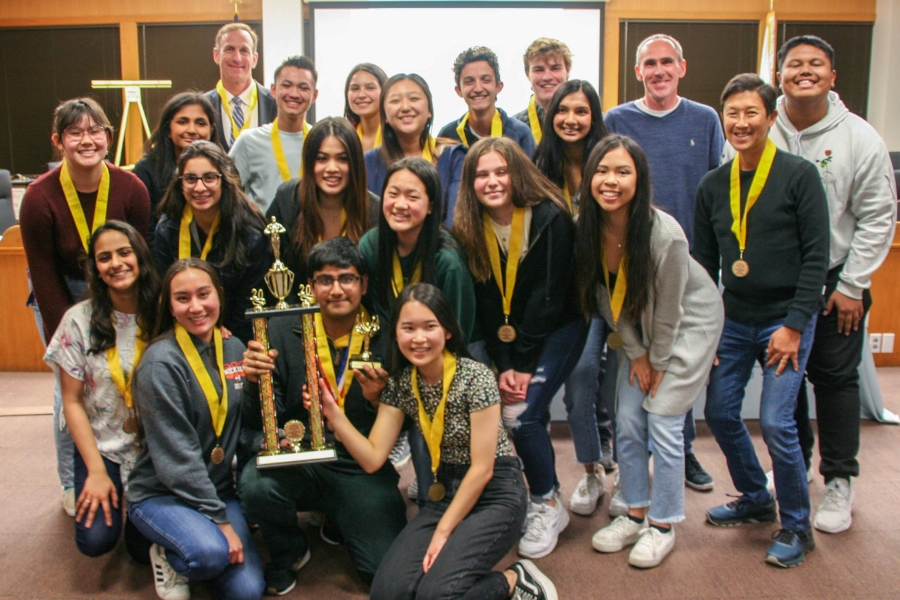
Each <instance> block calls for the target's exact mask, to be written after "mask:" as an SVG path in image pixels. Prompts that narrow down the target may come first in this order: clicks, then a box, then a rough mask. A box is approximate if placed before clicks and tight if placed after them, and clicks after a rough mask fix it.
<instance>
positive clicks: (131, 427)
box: [122, 416, 138, 435]
mask: <svg viewBox="0 0 900 600" xmlns="http://www.w3.org/2000/svg"><path fill="white" fill-rule="evenodd" d="M122 429H123V430H124V431H125V433H129V434H131V435H134V434H136V433H137V432H138V424H137V419H135V418H134V417H133V416H132V417H128V418H127V419H125V422H124V423H123V424H122Z"/></svg>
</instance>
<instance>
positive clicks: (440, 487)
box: [428, 481, 447, 502]
mask: <svg viewBox="0 0 900 600" xmlns="http://www.w3.org/2000/svg"><path fill="white" fill-rule="evenodd" d="M446 495H447V490H446V488H445V487H444V484H443V483H441V482H440V481H435V482H434V483H432V484H431V487H429V488H428V499H429V500H431V501H432V502H440V501H441V500H443V499H444V496H446Z"/></svg>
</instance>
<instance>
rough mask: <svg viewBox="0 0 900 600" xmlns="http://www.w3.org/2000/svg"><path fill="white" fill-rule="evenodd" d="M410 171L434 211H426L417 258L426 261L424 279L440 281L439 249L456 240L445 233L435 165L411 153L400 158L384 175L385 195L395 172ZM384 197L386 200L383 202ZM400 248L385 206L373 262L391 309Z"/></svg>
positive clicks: (378, 294)
mask: <svg viewBox="0 0 900 600" xmlns="http://www.w3.org/2000/svg"><path fill="white" fill-rule="evenodd" d="M404 170H405V171H409V172H410V173H412V174H413V175H415V176H416V177H417V178H418V179H419V181H421V182H422V185H423V186H425V194H426V195H427V196H428V206H429V207H430V209H431V211H430V212H429V213H428V214H427V215H425V220H424V221H423V222H422V229H421V231H419V238H418V239H417V240H416V246H415V248H414V249H413V251H412V256H413V257H414V258H413V261H414V262H420V263H421V265H422V279H421V282H422V283H431V284H435V283H436V282H437V266H436V262H437V261H436V257H437V253H438V250H440V249H441V248H442V247H443V246H444V245H448V244H454V245H455V243H454V242H453V241H452V238H450V236H446V237H444V236H441V215H442V214H443V208H442V206H443V204H442V202H443V200H442V198H443V196H442V194H441V178H440V175H439V174H438V171H437V169H436V168H435V167H434V165H432V164H430V163H429V162H428V161H427V160H425V159H424V158H419V157H407V158H403V159H400V160H398V161H397V162H395V163H394V164H393V165H391V166H390V167H388V170H387V175H386V176H385V178H384V188H383V189H382V190H381V197H382V198H384V197H385V194H386V193H387V188H388V184H389V183H390V181H391V176H392V175H393V174H394V173H397V172H398V171H404ZM383 202H384V200H382V206H383ZM396 251H397V232H396V231H394V230H393V229H391V227H390V225H388V222H387V219H386V218H385V216H384V210H382V211H381V214H380V215H379V217H378V251H377V254H376V256H377V257H378V263H377V264H375V265H372V266H373V267H374V268H373V276H374V279H375V281H374V283H375V290H374V292H375V298H376V299H377V300H378V302H379V304H381V306H383V307H384V308H385V310H388V309H389V307H390V306H391V305H392V304H393V303H394V291H393V287H392V286H391V282H392V281H393V278H394V253H395V252H396Z"/></svg>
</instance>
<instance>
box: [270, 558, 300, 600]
mask: <svg viewBox="0 0 900 600" xmlns="http://www.w3.org/2000/svg"><path fill="white" fill-rule="evenodd" d="M309 557H310V553H309V550H308V549H307V551H306V554H304V555H303V556H301V557H300V558H298V559H297V561H296V562H295V563H294V564H293V565H291V568H290V569H276V568H273V567H268V568H267V569H266V573H265V575H266V595H267V596H284V595H285V594H287V593H288V592H290V591H291V590H292V589H294V586H296V585H297V571H299V570H300V569H302V568H303V567H304V566H305V565H306V563H308V562H309Z"/></svg>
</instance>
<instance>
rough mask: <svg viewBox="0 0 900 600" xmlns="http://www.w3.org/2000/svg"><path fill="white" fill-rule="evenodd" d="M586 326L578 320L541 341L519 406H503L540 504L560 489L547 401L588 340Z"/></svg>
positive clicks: (519, 453) (536, 498)
mask: <svg viewBox="0 0 900 600" xmlns="http://www.w3.org/2000/svg"><path fill="white" fill-rule="evenodd" d="M587 333H588V324H587V323H586V322H584V321H583V320H581V319H575V320H574V321H570V322H569V323H566V324H565V325H563V326H562V327H560V328H559V329H557V330H556V331H554V332H553V333H551V334H550V335H549V336H548V337H547V340H546V341H545V342H544V347H543V349H542V350H541V355H540V357H539V358H538V363H537V368H536V369H535V371H534V374H533V375H532V377H531V383H530V384H529V385H528V392H527V395H526V397H525V401H524V402H523V403H522V404H524V407H523V406H522V404H510V405H505V406H504V407H503V422H504V424H505V425H506V427H507V428H508V429H509V431H510V434H511V437H512V440H513V443H514V444H515V447H516V452H517V453H518V455H519V457H520V458H521V459H522V463H523V465H524V467H525V479H527V480H528V488H529V489H530V490H531V499H532V501H533V502H536V503H543V502H545V501H546V500H549V499H550V498H552V497H553V494H554V493H556V490H557V489H558V488H559V481H558V480H557V478H556V466H555V463H556V455H555V454H554V452H553V444H552V443H551V442H550V430H549V425H550V402H551V401H552V400H553V396H554V395H556V392H557V391H559V388H560V387H561V386H562V384H563V382H564V381H565V380H566V379H567V378H568V377H569V374H570V373H571V372H572V369H574V368H575V364H576V363H577V362H578V359H579V358H581V350H582V349H583V348H584V341H585V338H587Z"/></svg>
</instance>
